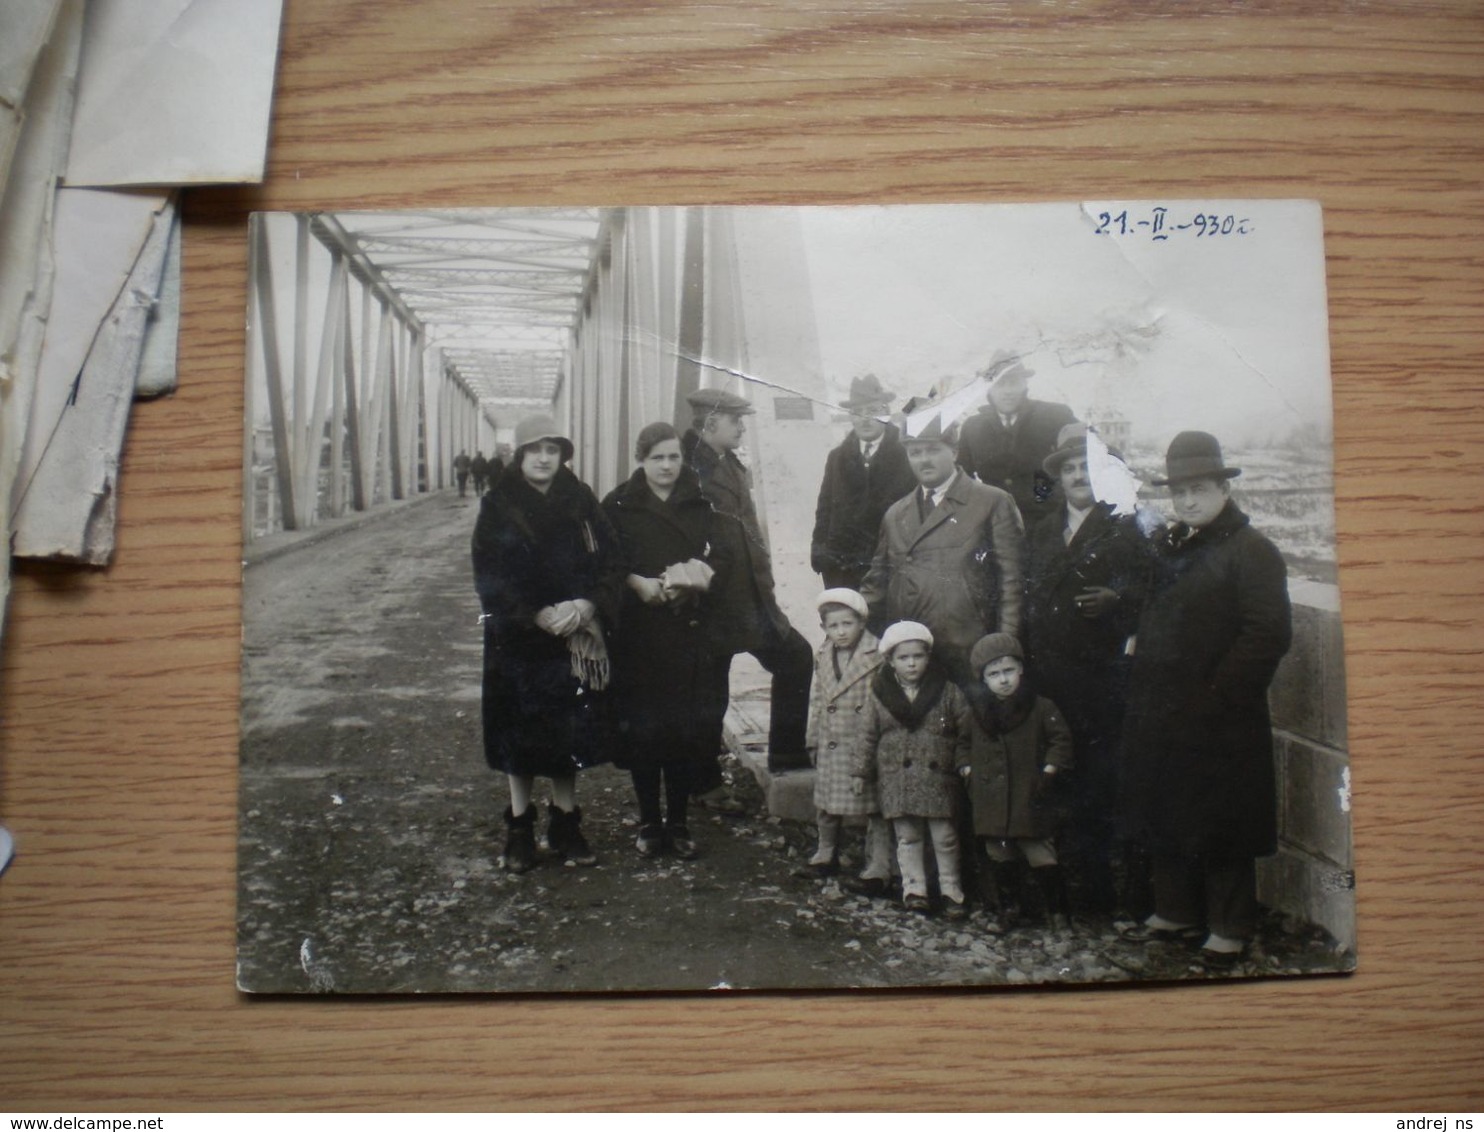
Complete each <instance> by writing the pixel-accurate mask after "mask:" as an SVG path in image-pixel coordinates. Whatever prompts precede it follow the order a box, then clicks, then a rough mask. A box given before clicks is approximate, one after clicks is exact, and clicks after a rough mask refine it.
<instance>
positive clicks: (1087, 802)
mask: <svg viewBox="0 0 1484 1132" xmlns="http://www.w3.org/2000/svg"><path fill="white" fill-rule="evenodd" d="M1087 432H1088V429H1087V426H1086V425H1084V424H1080V423H1074V424H1070V425H1067V426H1066V427H1065V428H1063V429H1062V430H1061V433H1060V434H1059V435H1058V437H1057V447H1056V451H1054V452H1052V453H1051V455H1049V456H1047V457H1046V459H1045V460H1044V461H1043V463H1042V467H1043V468H1044V470H1045V471H1046V472H1047V474H1048V475H1050V476H1052V477H1053V478H1054V479H1055V480H1057V482H1059V483H1060V485H1061V489H1062V490H1061V502H1060V503H1059V504H1058V505H1057V507H1056V509H1055V510H1054V511H1053V512H1052V513H1051V514H1050V515H1048V516H1046V517H1045V518H1044V519H1042V520H1041V521H1040V522H1039V523H1037V524H1035V525H1034V526H1033V527H1031V528H1030V530H1029V532H1028V533H1027V536H1026V550H1027V557H1026V662H1027V666H1028V669H1029V672H1030V677H1031V681H1032V683H1033V684H1034V686H1035V688H1036V689H1037V691H1039V692H1040V693H1041V694H1042V695H1044V696H1046V697H1047V698H1048V699H1050V700H1051V702H1052V703H1054V704H1056V706H1057V707H1058V708H1059V709H1060V710H1061V713H1062V717H1063V718H1064V719H1065V720H1066V721H1067V725H1068V726H1069V727H1070V728H1071V731H1072V739H1073V746H1074V750H1075V754H1076V758H1075V765H1076V768H1077V770H1076V773H1075V774H1074V775H1073V776H1072V779H1071V781H1072V783H1073V790H1072V793H1073V799H1072V801H1073V806H1074V820H1073V821H1072V822H1071V823H1069V825H1068V827H1067V830H1066V835H1067V836H1066V840H1067V842H1068V844H1067V846H1066V848H1067V849H1068V850H1070V853H1069V856H1070V857H1071V859H1072V860H1071V863H1072V866H1073V871H1074V873H1075V874H1077V879H1079V880H1081V881H1082V882H1083V883H1084V884H1085V885H1086V889H1087V891H1086V901H1087V903H1088V905H1090V907H1091V908H1092V910H1094V911H1096V912H1099V913H1103V914H1112V913H1113V912H1114V911H1115V906H1116V904H1117V894H1116V891H1115V885H1114V877H1113V863H1114V858H1115V856H1118V857H1122V858H1123V859H1124V862H1123V863H1124V865H1125V873H1126V876H1131V878H1132V879H1133V880H1134V882H1135V883H1134V884H1133V885H1132V886H1131V887H1132V888H1134V889H1135V891H1134V892H1128V891H1126V893H1125V902H1126V904H1127V905H1128V906H1129V907H1130V908H1131V909H1132V910H1133V911H1135V912H1136V913H1138V914H1139V915H1144V914H1147V913H1148V911H1149V909H1148V907H1147V906H1143V907H1141V905H1147V899H1148V898H1147V895H1146V894H1144V893H1143V891H1142V890H1143V889H1144V888H1146V887H1147V869H1148V867H1147V863H1145V862H1144V861H1143V860H1142V859H1141V858H1140V859H1137V860H1135V859H1132V858H1134V857H1135V856H1136V855H1135V854H1131V853H1128V852H1125V851H1123V850H1122V849H1121V848H1120V847H1117V846H1116V845H1115V840H1116V839H1115V837H1114V830H1115V825H1116V822H1115V817H1116V807H1117V800H1118V749H1119V738H1120V735H1121V733H1122V730H1123V715H1124V706H1125V704H1126V702H1127V694H1128V670H1129V665H1130V663H1131V662H1132V657H1131V656H1129V655H1128V646H1129V638H1130V637H1132V636H1133V634H1134V630H1135V628H1136V627H1137V625H1138V620H1139V611H1140V609H1141V608H1142V607H1143V604H1144V597H1145V594H1146V593H1147V591H1148V588H1149V576H1150V569H1151V550H1150V547H1149V544H1148V542H1147V541H1146V540H1145V539H1144V538H1143V537H1142V536H1141V535H1140V534H1139V530H1138V527H1137V525H1136V524H1135V522H1134V519H1133V517H1132V516H1119V515H1115V514H1114V513H1113V506H1112V504H1110V503H1107V502H1102V501H1099V499H1098V498H1097V496H1096V495H1095V493H1094V491H1093V486H1092V477H1091V475H1090V474H1089V471H1088V456H1087V447H1088V444H1087ZM1109 455H1110V456H1112V457H1113V458H1115V459H1119V460H1121V459H1122V457H1121V456H1120V454H1119V453H1118V452H1117V451H1115V450H1111V449H1110V450H1109Z"/></svg>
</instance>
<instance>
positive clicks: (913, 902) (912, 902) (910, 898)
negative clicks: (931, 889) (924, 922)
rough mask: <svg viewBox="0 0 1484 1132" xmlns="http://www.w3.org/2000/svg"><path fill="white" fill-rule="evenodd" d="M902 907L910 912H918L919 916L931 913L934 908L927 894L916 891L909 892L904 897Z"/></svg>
mask: <svg viewBox="0 0 1484 1132" xmlns="http://www.w3.org/2000/svg"><path fill="white" fill-rule="evenodd" d="M902 907H903V908H905V909H907V911H909V912H916V913H917V914H918V915H919V916H926V915H929V914H930V913H931V912H932V910H933V905H932V902H931V901H930V900H928V898H927V897H926V896H919V895H918V894H917V893H915V892H909V893H908V894H907V895H906V896H904V897H902Z"/></svg>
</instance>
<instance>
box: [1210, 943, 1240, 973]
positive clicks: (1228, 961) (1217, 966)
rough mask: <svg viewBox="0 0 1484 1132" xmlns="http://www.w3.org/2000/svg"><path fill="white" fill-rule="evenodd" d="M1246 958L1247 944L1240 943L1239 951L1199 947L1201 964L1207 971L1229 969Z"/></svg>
mask: <svg viewBox="0 0 1484 1132" xmlns="http://www.w3.org/2000/svg"><path fill="white" fill-rule="evenodd" d="M1246 958H1247V945H1246V944H1243V945H1242V950H1241V951H1212V950H1211V949H1210V948H1209V947H1203V948H1201V954H1200V960H1201V966H1202V967H1204V968H1206V970H1208V971H1230V970H1232V969H1233V968H1235V967H1236V966H1237V964H1238V963H1241V962H1242V961H1243V960H1244V959H1246Z"/></svg>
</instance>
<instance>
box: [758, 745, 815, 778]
mask: <svg viewBox="0 0 1484 1132" xmlns="http://www.w3.org/2000/svg"><path fill="white" fill-rule="evenodd" d="M813 766H814V764H813V763H811V762H810V761H809V752H808V751H795V752H793V753H792V754H789V753H787V752H784V751H769V752H768V773H769V774H788V773H790V772H791V771H795V770H811V769H813Z"/></svg>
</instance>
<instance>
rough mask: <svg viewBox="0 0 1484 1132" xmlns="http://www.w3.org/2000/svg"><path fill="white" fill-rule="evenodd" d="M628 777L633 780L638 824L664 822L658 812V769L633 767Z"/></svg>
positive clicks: (655, 767) (653, 767)
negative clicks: (637, 801)
mask: <svg viewBox="0 0 1484 1132" xmlns="http://www.w3.org/2000/svg"><path fill="white" fill-rule="evenodd" d="M629 776H630V777H631V778H632V779H633V780H634V796H635V797H636V798H637V799H638V800H639V824H640V825H659V824H660V823H661V822H662V821H664V815H663V814H662V813H661V812H660V768H659V767H657V766H643V767H635V768H634V769H633V770H631V771H629Z"/></svg>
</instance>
